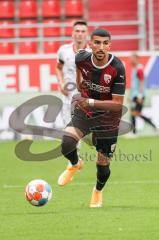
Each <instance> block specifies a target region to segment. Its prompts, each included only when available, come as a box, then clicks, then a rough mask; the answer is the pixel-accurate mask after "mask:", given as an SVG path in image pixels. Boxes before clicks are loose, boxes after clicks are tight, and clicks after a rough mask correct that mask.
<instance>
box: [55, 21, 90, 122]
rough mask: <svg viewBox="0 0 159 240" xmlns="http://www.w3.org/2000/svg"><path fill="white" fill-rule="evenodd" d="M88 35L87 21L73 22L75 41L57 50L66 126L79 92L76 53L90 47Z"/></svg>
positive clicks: (58, 73) (58, 74) (57, 73)
mask: <svg viewBox="0 0 159 240" xmlns="http://www.w3.org/2000/svg"><path fill="white" fill-rule="evenodd" d="M87 37H88V26H87V22H85V21H84V20H78V21H76V22H75V23H74V24H73V30H72V38H73V41H72V42H71V43H69V44H64V45H62V46H61V47H60V48H59V50H58V52H57V67H56V76H57V79H58V82H59V90H60V92H61V93H62V98H63V99H62V100H63V109H62V112H61V115H62V118H63V124H64V126H66V125H67V123H68V122H69V121H70V119H71V99H72V96H73V95H75V94H77V93H78V90H77V88H76V66H75V55H76V53H77V52H78V51H79V49H87V50H88V49H89V46H88V45H87ZM89 51H90V50H89Z"/></svg>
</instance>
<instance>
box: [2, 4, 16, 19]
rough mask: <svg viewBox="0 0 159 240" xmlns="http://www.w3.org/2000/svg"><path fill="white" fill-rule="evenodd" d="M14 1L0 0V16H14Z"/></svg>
mask: <svg viewBox="0 0 159 240" xmlns="http://www.w3.org/2000/svg"><path fill="white" fill-rule="evenodd" d="M14 9H15V6H14V1H12V0H4V1H3V0H1V1H0V18H13V17H14Z"/></svg>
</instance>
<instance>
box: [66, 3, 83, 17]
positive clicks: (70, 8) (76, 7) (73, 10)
mask: <svg viewBox="0 0 159 240" xmlns="http://www.w3.org/2000/svg"><path fill="white" fill-rule="evenodd" d="M83 12H84V8H83V3H82V0H69V1H65V16H66V17H75V16H77V17H78V16H83Z"/></svg>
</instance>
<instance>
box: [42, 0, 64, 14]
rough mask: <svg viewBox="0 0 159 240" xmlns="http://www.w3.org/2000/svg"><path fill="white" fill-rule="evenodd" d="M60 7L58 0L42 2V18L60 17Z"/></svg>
mask: <svg viewBox="0 0 159 240" xmlns="http://www.w3.org/2000/svg"><path fill="white" fill-rule="evenodd" d="M60 14H61V6H60V1H59V0H45V1H42V16H43V17H60Z"/></svg>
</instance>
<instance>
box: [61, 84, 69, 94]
mask: <svg viewBox="0 0 159 240" xmlns="http://www.w3.org/2000/svg"><path fill="white" fill-rule="evenodd" d="M60 92H61V93H62V94H63V95H65V96H66V97H68V95H69V92H68V91H67V90H66V88H65V86H60Z"/></svg>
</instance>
